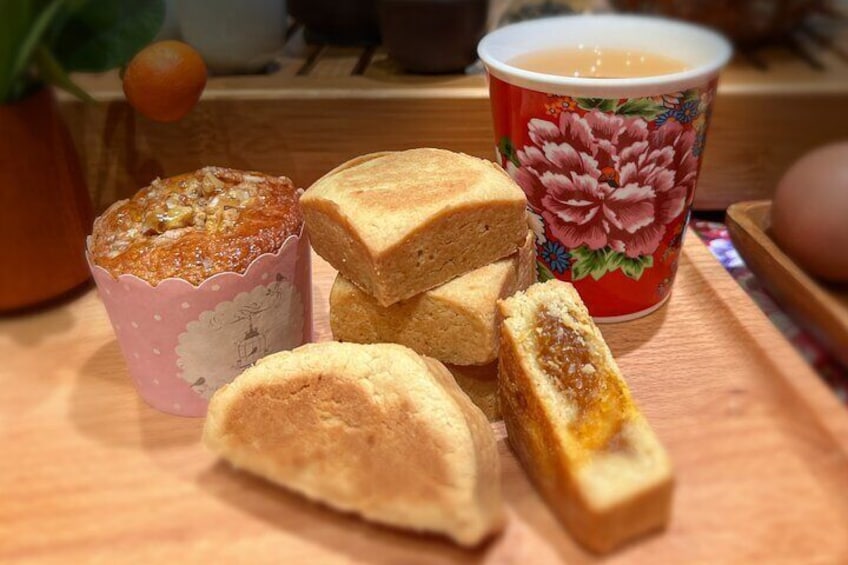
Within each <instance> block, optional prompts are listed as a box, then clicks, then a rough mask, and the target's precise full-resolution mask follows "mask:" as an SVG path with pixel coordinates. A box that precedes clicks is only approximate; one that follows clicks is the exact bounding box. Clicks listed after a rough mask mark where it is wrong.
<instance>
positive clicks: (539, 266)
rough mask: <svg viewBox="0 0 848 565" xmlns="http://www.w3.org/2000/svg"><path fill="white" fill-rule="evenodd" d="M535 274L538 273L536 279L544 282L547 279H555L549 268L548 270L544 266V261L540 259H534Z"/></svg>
mask: <svg viewBox="0 0 848 565" xmlns="http://www.w3.org/2000/svg"><path fill="white" fill-rule="evenodd" d="M536 274H537V275H538V276H537V277H536V279H537V280H538V281H539V282H545V281H549V280H551V279H555V278H556V277H555V276H554V274H553V273H552V272H551V270H550V269H548V268H547V267H546V266H545V264H544V263H542V262H541V261H536Z"/></svg>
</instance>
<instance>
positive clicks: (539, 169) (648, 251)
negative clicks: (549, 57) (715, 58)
mask: <svg viewBox="0 0 848 565" xmlns="http://www.w3.org/2000/svg"><path fill="white" fill-rule="evenodd" d="M493 81H496V82H501V81H498V79H493ZM502 84H503V86H504V87H506V88H515V87H512V86H511V85H507V84H506V83H502ZM715 85H716V83H715V81H712V82H711V83H709V84H706V85H704V86H702V87H700V88H693V89H689V90H686V91H683V92H675V93H671V94H667V95H663V96H653V97H643V98H627V99H605V98H572V97H569V96H561V95H553V94H547V95H545V94H542V93H530V96H531V97H527V95H526V94H524V96H525V98H524V99H523V100H522V111H521V115H522V120H523V121H520V122H518V124H517V125H518V127H521V124H522V123H523V124H525V127H526V130H525V131H522V132H516V131H515V129H513V130H512V132H510V131H499V132H497V133H499V134H507V135H501V137H500V138H499V144H498V148H497V149H498V152H497V153H498V157H499V159H500V160H501V164H502V165H503V166H504V167H505V168H506V170H507V171H508V172H509V174H510V175H511V176H512V177H513V178H514V179H515V180H516V182H517V183H518V184H519V185H520V186H521V187H522V189H523V190H524V192H525V193H526V195H527V199H528V205H529V213H530V225H531V227H532V228H533V230H534V232H535V233H536V244H537V256H538V268H539V276H540V279H542V280H546V279H549V278H554V277H557V278H563V279H565V280H571V281H580V280H582V279H584V278H586V277H591V279H593V280H595V281H598V280H600V279H601V278H603V277H605V276H607V275H609V274H610V273H613V272H616V271H619V272H620V273H622V274H623V275H624V276H625V277H627V278H629V279H631V280H634V281H638V280H640V279H641V278H642V277H643V275H644V274H645V273H646V271H648V270H649V269H653V268H655V267H656V266H657V264H658V263H660V262H663V263H666V264H671V263H673V265H672V266H673V267H676V260H677V254H678V252H679V248H680V244H681V242H682V237H683V230H684V226H685V220H686V217H687V215H688V210H689V206H690V205H691V203H692V199H693V198H694V194H695V185H696V181H697V177H698V171H699V167H700V157H701V153H702V151H703V146H704V143H705V140H706V131H707V126H708V123H709V117H710V108H711V103H712V99H713V96H714V92H715ZM499 87H500V86H499V85H497V84H496V85H493V88H499ZM523 92H524V93H527V92H528V91H523ZM532 96H535V99H534V98H533V97H532ZM534 100H535V101H534ZM528 101H534V102H533V103H532V104H531V103H528ZM511 127H512V128H516V122H512V123H511ZM510 133H512V136H510V135H509V134H510ZM671 272H672V274H673V270H672V271H671ZM658 275H659V273H658ZM659 278H660V280H662V279H667V278H668V275H663V276H661V277H659ZM660 288H663V289H668V288H670V283H668V282H667V284H665V285H661V287H660ZM664 294H667V292H664ZM658 298H659V299H662V298H664V296H661V297H658Z"/></svg>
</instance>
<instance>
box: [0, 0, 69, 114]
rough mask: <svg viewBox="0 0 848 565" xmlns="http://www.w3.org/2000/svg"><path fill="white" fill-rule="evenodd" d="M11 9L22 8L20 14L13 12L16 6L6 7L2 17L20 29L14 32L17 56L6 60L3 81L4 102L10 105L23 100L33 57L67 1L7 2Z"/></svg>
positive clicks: (0, 84)
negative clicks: (12, 101)
mask: <svg viewBox="0 0 848 565" xmlns="http://www.w3.org/2000/svg"><path fill="white" fill-rule="evenodd" d="M6 3H7V4H8V5H13V4H16V3H17V4H19V6H18V8H20V11H18V12H15V13H13V14H7V11H8V12H12V11H13V7H12V6H5V7H4V9H3V13H0V17H3V16H6V17H11V18H13V19H14V20H15V22H14V23H13V24H12V25H14V26H16V27H18V26H19V27H18V29H14V30H10V31H11V34H10V35H11V36H12V42H13V44H11V45H8V46H5V45H4V49H3V51H4V52H5V51H6V48H8V47H11V48H12V50H13V52H12V54H11V57H9V58H8V60H6V59H7V56H4V69H3V71H2V75H3V79H0V100H1V101H8V100H12V99H17V98H19V97H21V96H23V94H24V91H25V89H26V85H27V78H28V76H27V73H28V70H29V66H30V64H31V62H32V58H33V55H34V54H35V51H36V49H37V48H38V46H39V44H40V43H41V40H42V38H43V37H44V35H45V34H46V33H47V31H48V30H49V29H50V26H51V24H52V23H53V21H54V19H55V18H56V16H57V15H59V13H60V11H61V9H62V6H63V4H64V0H52V1H51V2H49V3H48V4H46V5H44V3H42V2H20V0H11V1H9V0H6Z"/></svg>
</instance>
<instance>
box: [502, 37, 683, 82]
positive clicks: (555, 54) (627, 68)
mask: <svg viewBox="0 0 848 565" xmlns="http://www.w3.org/2000/svg"><path fill="white" fill-rule="evenodd" d="M508 63H509V64H510V65H513V66H515V67H518V68H520V69H524V70H527V71H533V72H537V73H545V74H549V75H560V76H566V77H583V78H635V77H651V76H657V75H668V74H672V73H679V72H682V71H685V70H687V66H686V64H684V63H683V62H681V61H678V60H676V59H673V58H671V57H666V56H665V55H658V54H656V53H649V52H646V51H638V50H626V49H609V48H606V47H598V46H588V45H581V46H579V47H576V48H571V47H555V48H552V49H540V50H538V51H530V52H529V53H524V54H522V55H519V56H518V57H514V58H512V59H510V60H509V61H508Z"/></svg>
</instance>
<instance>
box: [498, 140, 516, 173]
mask: <svg viewBox="0 0 848 565" xmlns="http://www.w3.org/2000/svg"><path fill="white" fill-rule="evenodd" d="M498 151H500V152H501V155H503V156H504V157H506V158H507V159H508V160H509V161H511V162H512V164H513V165H515V166H516V167H520V166H521V162H520V161H519V160H518V154H517V153H516V152H515V146H514V145H513V144H512V140H511V139H510V138H509V137H507V136H503V137H502V138H501V141H500V143H498ZM498 164H500V163H498Z"/></svg>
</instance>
